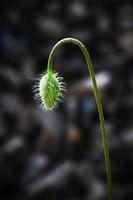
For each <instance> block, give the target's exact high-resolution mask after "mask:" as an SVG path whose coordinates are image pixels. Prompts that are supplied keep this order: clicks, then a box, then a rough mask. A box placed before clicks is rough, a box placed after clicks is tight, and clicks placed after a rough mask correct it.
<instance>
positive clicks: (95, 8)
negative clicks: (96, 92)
mask: <svg viewBox="0 0 133 200" xmlns="http://www.w3.org/2000/svg"><path fill="white" fill-rule="evenodd" d="M64 37H75V38H77V39H79V40H81V41H82V42H83V43H84V44H85V45H86V47H87V48H88V51H89V53H90V55H91V58H92V61H93V64H94V69H95V72H96V77H97V83H98V86H99V89H100V92H101V97H102V102H103V107H104V114H105V119H106V126H107V134H108V139H109V145H110V157H111V169H112V176H113V193H114V199H117V200H131V199H133V125H132V121H133V1H132V0H131V1H124V0H121V1H119V0H118V1H117V0H114V1H113V0H112V1H111V0H108V1H105V0H104V1H100V0H88V1H87V0H79V1H78V0H67V1H63V0H62V1H57V0H54V1H52V0H49V1H46V0H21V1H19V0H18V1H17V0H16V1H15V0H14V1H13V0H10V1H7V0H0V199H1V200H12V199H13V200H42V199H43V200H44V199H45V200H59V199H60V200H88V199H89V200H104V199H107V196H106V195H107V194H106V191H107V190H106V174H105V166H104V157H103V149H102V144H101V133H100V129H99V120H98V114H97V109H96V105H95V100H94V97H93V93H92V88H91V84H90V81H89V74H88V70H87V66H86V64H85V61H84V59H83V56H82V54H81V52H80V50H79V49H78V48H77V47H74V46H73V45H66V46H65V47H62V48H60V50H59V51H58V53H57V55H56V59H55V68H54V69H55V71H58V72H59V74H60V75H62V76H63V77H64V81H65V82H66V83H67V90H68V92H67V93H66V94H65V98H64V102H63V103H62V104H59V106H58V108H57V109H56V110H55V111H53V112H45V111H42V110H40V109H39V106H38V105H37V103H36V102H35V101H34V100H33V92H32V87H33V85H34V84H35V80H34V79H35V78H36V77H37V76H38V74H40V73H42V72H43V71H44V70H45V69H46V66H47V59H48V55H49V53H50V50H51V48H52V47H53V45H54V44H55V43H56V42H57V41H58V40H60V39H62V38H64Z"/></svg>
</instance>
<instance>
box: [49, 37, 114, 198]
mask: <svg viewBox="0 0 133 200" xmlns="http://www.w3.org/2000/svg"><path fill="white" fill-rule="evenodd" d="M66 43H73V44H75V45H77V46H78V47H80V49H81V50H82V52H83V54H84V56H85V60H86V63H87V65H88V70H89V73H90V78H91V81H92V83H93V90H94V95H95V99H96V104H97V109H98V113H99V119H100V126H101V133H102V143H103V150H104V157H105V166H106V173H107V184H108V199H109V200H112V198H113V197H112V177H111V167H110V158H109V147H108V140H107V134H106V128H105V120H104V115H103V108H102V103H101V98H100V94H99V90H98V87H97V83H96V79H95V73H94V70H93V65H92V62H91V58H90V56H89V53H88V51H87V49H86V47H85V46H84V45H83V43H81V42H80V41H79V40H76V39H74V38H65V39H62V40H60V41H59V42H57V43H56V45H55V46H54V47H53V49H52V50H51V53H50V55H49V59H48V69H47V70H48V73H52V67H53V59H54V56H55V53H56V50H57V48H58V47H60V46H62V45H63V44H66Z"/></svg>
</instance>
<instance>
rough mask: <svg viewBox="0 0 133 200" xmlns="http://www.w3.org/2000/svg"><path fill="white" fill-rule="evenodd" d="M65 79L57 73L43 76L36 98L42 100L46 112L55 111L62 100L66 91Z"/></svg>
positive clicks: (38, 85)
mask: <svg viewBox="0 0 133 200" xmlns="http://www.w3.org/2000/svg"><path fill="white" fill-rule="evenodd" d="M62 80H63V78H62V77H59V76H58V74H57V73H46V74H43V75H42V76H41V79H40V80H39V82H38V84H37V88H36V89H37V90H36V91H37V93H36V97H37V99H39V100H40V103H41V107H42V108H43V109H45V110H53V109H54V108H55V107H56V106H57V103H58V102H59V101H61V100H62V97H63V94H62V92H63V91H65V87H64V83H63V81H62Z"/></svg>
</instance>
